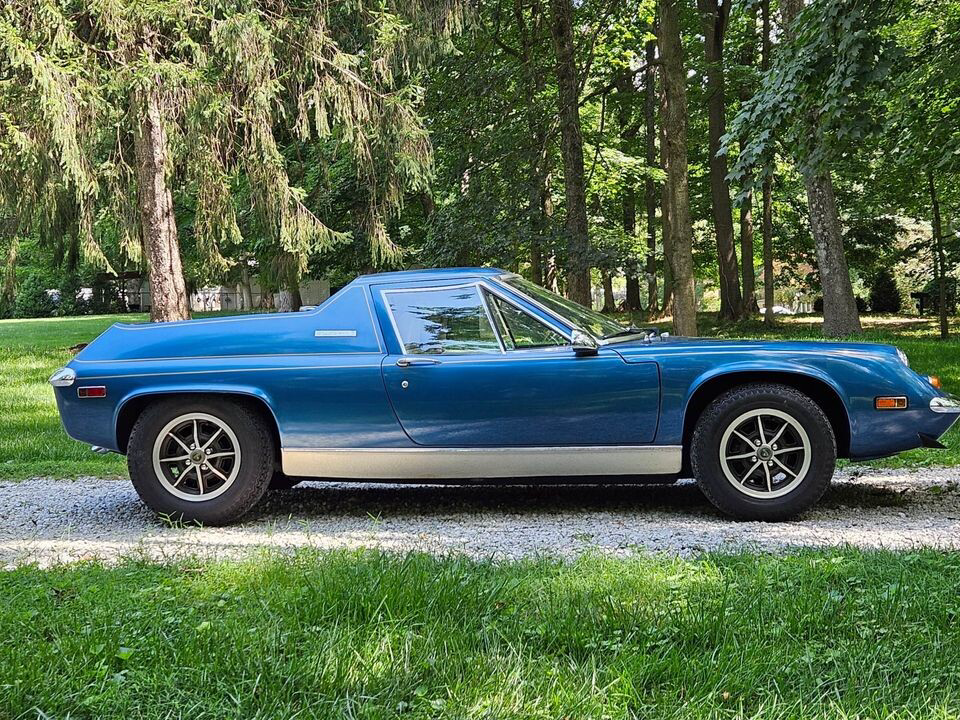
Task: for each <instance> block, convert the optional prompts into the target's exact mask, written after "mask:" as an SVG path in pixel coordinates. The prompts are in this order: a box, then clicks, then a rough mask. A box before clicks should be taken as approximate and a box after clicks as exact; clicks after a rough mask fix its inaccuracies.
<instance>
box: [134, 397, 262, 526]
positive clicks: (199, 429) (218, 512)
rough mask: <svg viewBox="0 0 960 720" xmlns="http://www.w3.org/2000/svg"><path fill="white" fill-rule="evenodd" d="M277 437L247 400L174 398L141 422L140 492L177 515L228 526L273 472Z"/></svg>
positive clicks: (137, 435)
mask: <svg viewBox="0 0 960 720" xmlns="http://www.w3.org/2000/svg"><path fill="white" fill-rule="evenodd" d="M273 445H274V443H273V435H272V433H271V432H270V431H269V428H268V427H267V425H266V423H265V422H264V421H263V419H262V418H261V417H260V416H259V415H258V414H257V413H255V412H253V411H252V410H251V409H250V408H249V407H248V406H247V405H245V404H243V403H238V402H233V401H231V400H225V399H221V398H202V397H197V398H192V399H187V400H184V399H179V398H172V399H169V400H163V401H160V402H157V403H155V404H153V405H150V406H149V407H148V408H147V409H146V410H144V412H143V413H142V414H141V415H140V417H139V418H138V419H137V422H136V424H135V425H134V427H133V431H132V432H131V434H130V442H129V443H128V447H127V465H128V467H129V470H130V478H131V479H132V480H133V486H134V488H136V491H137V494H139V495H140V498H141V499H142V500H143V501H144V503H146V504H147V505H148V506H149V507H150V508H151V509H152V510H154V511H155V512H157V513H159V514H161V515H164V516H169V517H170V518H171V519H174V520H186V521H195V522H200V523H203V524H206V525H223V524H226V523H229V522H232V521H234V520H236V519H237V518H239V517H240V516H242V515H243V514H244V513H246V512H247V511H248V510H250V508H252V507H253V506H254V505H255V504H256V503H257V501H258V500H260V498H261V497H262V496H263V494H264V492H266V489H267V487H268V485H269V483H270V480H271V478H272V475H273V461H274V447H273Z"/></svg>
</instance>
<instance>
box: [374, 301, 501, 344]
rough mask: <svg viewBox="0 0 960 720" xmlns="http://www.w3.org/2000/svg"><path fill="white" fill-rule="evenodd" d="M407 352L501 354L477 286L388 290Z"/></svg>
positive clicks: (391, 306) (392, 309)
mask: <svg viewBox="0 0 960 720" xmlns="http://www.w3.org/2000/svg"><path fill="white" fill-rule="evenodd" d="M387 301H388V303H389V305H390V311H391V312H392V313H393V319H394V322H395V323H396V325H397V332H398V333H399V335H400V339H401V342H402V343H403V348H404V351H405V352H406V353H410V354H415V355H440V354H444V355H449V354H464V353H499V352H500V345H499V343H498V342H497V336H496V335H495V334H494V331H493V327H492V326H491V325H490V321H489V319H488V318H487V313H486V310H485V309H484V307H483V304H482V302H481V300H480V295H479V293H478V292H477V289H476V287H472V286H471V287H463V288H444V289H436V290H416V291H412V292H392V293H387Z"/></svg>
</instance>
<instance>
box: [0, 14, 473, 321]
mask: <svg viewBox="0 0 960 720" xmlns="http://www.w3.org/2000/svg"><path fill="white" fill-rule="evenodd" d="M464 13H465V4H464V3H462V2H461V0H332V1H329V2H325V1H323V0H321V1H320V2H317V1H316V0H303V1H302V2H296V1H288V0H233V1H231V0H154V1H153V2H150V3H141V2H138V1H137V0H39V2H38V1H37V0H10V1H9V2H7V3H6V4H5V5H4V7H3V9H2V10H0V216H10V217H13V218H15V219H16V223H15V225H16V229H15V231H14V232H15V233H24V232H27V231H30V230H33V231H37V232H39V233H41V234H42V233H44V232H48V231H49V230H50V229H54V228H56V233H57V234H58V235H60V236H63V235H64V234H66V235H69V236H71V237H73V238H74V241H73V242H74V246H75V247H76V248H77V253H78V254H79V255H80V256H81V257H82V258H83V259H84V260H86V261H87V262H90V263H94V264H98V265H100V266H101V267H104V268H105V269H108V270H109V269H111V268H110V264H109V262H108V260H107V257H106V256H105V254H104V253H103V251H102V249H101V245H102V243H101V238H102V234H103V232H105V228H106V227H109V228H110V229H111V230H112V231H113V232H115V233H118V234H119V236H120V243H119V245H120V247H121V250H122V253H123V254H124V255H125V256H126V257H129V258H131V259H133V260H140V258H141V257H142V256H143V258H144V259H145V261H146V262H147V264H148V265H149V269H150V283H151V288H152V293H153V309H152V312H151V319H152V320H154V321H169V320H179V319H183V318H186V317H188V307H187V296H186V290H185V283H184V278H183V269H182V265H181V256H180V243H179V237H178V230H177V222H176V216H175V204H174V197H175V191H176V193H177V195H176V196H177V197H178V198H179V197H180V194H181V193H182V194H183V196H184V197H187V198H189V199H190V200H191V203H192V208H193V213H194V214H193V223H192V225H193V232H194V234H195V239H196V243H197V248H198V250H199V252H200V254H201V256H202V257H203V258H204V260H205V262H206V263H207V264H209V265H210V267H211V268H214V269H220V270H225V269H226V268H227V267H228V266H229V264H230V261H229V260H228V259H227V258H228V256H229V253H227V252H225V249H227V248H230V247H235V246H237V245H238V244H240V243H245V242H248V241H250V240H251V238H247V237H244V234H243V233H242V232H241V227H243V228H244V229H245V230H247V231H248V232H255V233H256V234H257V237H256V238H255V240H256V245H257V247H258V248H260V249H261V251H262V255H263V256H264V257H266V258H267V259H268V262H269V265H270V267H269V272H270V273H271V275H272V276H273V277H275V278H277V280H278V284H280V285H284V284H286V285H289V286H296V284H298V283H299V280H300V278H301V276H302V275H303V273H304V272H305V271H306V268H307V262H308V259H309V257H310V256H311V255H313V254H316V253H321V252H324V251H326V250H329V249H330V248H332V247H333V246H335V245H336V244H338V243H342V242H346V241H348V240H350V239H351V238H352V237H353V234H352V233H351V231H350V228H351V227H352V228H355V229H356V230H357V231H358V232H359V233H361V234H362V235H363V240H365V241H366V242H367V243H368V244H369V248H370V254H371V260H372V262H374V263H377V262H379V261H382V260H384V259H389V258H391V257H395V256H396V254H397V253H398V249H397V248H396V247H395V246H394V245H393V244H392V242H391V240H390V238H389V236H388V234H387V230H386V227H387V222H388V220H389V218H390V216H391V214H392V213H395V212H397V211H398V210H399V209H400V207H401V205H402V203H403V199H404V196H405V195H407V194H408V193H411V192H420V191H423V190H425V189H426V188H427V183H428V181H429V178H430V173H431V170H432V167H431V148H430V144H429V141H428V138H427V133H426V131H425V128H424V126H423V123H422V121H421V118H420V115H419V113H418V109H419V105H420V102H421V97H422V92H421V89H420V87H419V85H418V82H417V81H418V77H419V73H420V72H421V71H422V69H423V68H425V67H426V66H427V65H428V64H429V63H430V62H431V61H432V60H433V59H434V58H435V57H436V56H437V55H438V54H439V53H442V52H444V51H446V50H448V49H449V45H450V39H451V36H452V35H453V34H454V33H456V32H458V31H459V30H460V28H461V27H462V24H463V21H464ZM291 143H301V144H303V143H307V144H310V143H314V144H319V145H322V146H323V147H324V148H325V151H324V152H322V153H314V154H313V155H312V157H315V158H317V159H318V161H326V162H330V163H333V162H337V163H339V164H341V165H342V164H343V162H344V160H345V159H346V161H347V162H348V164H349V168H350V171H351V172H352V174H353V175H354V176H355V178H356V180H357V182H358V184H359V185H360V186H362V187H363V188H364V194H363V203H362V207H359V208H358V209H357V212H356V216H355V217H354V218H352V222H351V223H350V227H335V226H333V225H332V224H331V223H329V222H326V221H325V218H323V217H319V216H318V214H317V213H316V212H314V210H313V209H311V207H310V206H308V203H306V202H305V193H304V191H303V190H302V188H301V187H299V186H298V185H297V184H296V183H294V182H292V181H291V178H290V177H289V175H288V172H287V161H286V159H285V157H284V155H283V153H282V152H281V149H282V147H283V146H284V145H286V144H291ZM238 188H243V190H244V192H242V193H241V194H240V196H242V197H243V198H244V200H245V203H247V204H248V206H245V207H243V208H242V212H243V214H244V217H247V216H249V218H250V221H249V222H242V223H241V222H238V212H240V211H241V208H238V205H237V197H238V193H237V190H238Z"/></svg>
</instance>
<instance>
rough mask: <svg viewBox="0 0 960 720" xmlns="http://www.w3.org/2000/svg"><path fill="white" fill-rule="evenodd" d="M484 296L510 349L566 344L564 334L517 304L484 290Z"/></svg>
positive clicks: (505, 343)
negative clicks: (552, 328) (524, 310)
mask: <svg viewBox="0 0 960 720" xmlns="http://www.w3.org/2000/svg"><path fill="white" fill-rule="evenodd" d="M484 296H485V297H486V298H487V305H488V306H489V307H490V308H491V310H492V312H493V318H494V321H495V322H496V323H497V329H498V330H499V331H500V337H502V338H503V343H504V345H506V347H507V349H508V350H523V349H525V348H539V347H556V346H558V345H566V343H567V341H566V340H565V339H564V337H563V336H562V335H560V334H559V333H558V332H556V331H555V330H551V329H550V328H549V327H547V326H546V325H544V324H543V323H542V322H540V321H539V320H537V319H536V318H534V317H531V316H530V315H528V314H527V313H525V312H523V311H522V310H521V309H520V308H518V307H516V306H515V305H513V304H511V303H509V302H507V301H506V300H504V299H503V298H501V297H499V296H498V295H494V294H493V293H488V292H484Z"/></svg>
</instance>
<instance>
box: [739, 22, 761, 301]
mask: <svg viewBox="0 0 960 720" xmlns="http://www.w3.org/2000/svg"><path fill="white" fill-rule="evenodd" d="M747 19H748V21H749V27H748V32H747V37H746V39H745V40H744V42H743V45H742V46H741V48H740V64H741V65H744V66H751V65H753V63H754V56H755V54H756V30H757V8H756V6H753V7H752V8H750V9H749V10H748V12H747ZM751 94H752V93H751V91H750V87H749V86H748V85H747V83H745V82H744V83H741V85H740V101H741V103H744V102H747V101H748V100H749V99H750V97H751ZM742 145H743V144H742V143H741V147H742ZM745 189H746V193H745V194H744V198H743V203H742V204H741V205H740V267H741V274H742V276H743V315H744V316H745V317H747V316H752V315H755V314H756V313H757V311H758V310H759V309H760V308H759V306H758V305H757V279H756V275H755V273H754V264H753V258H754V247H753V240H754V226H753V178H752V177H750V178H748V179H747V187H746V188H745Z"/></svg>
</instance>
